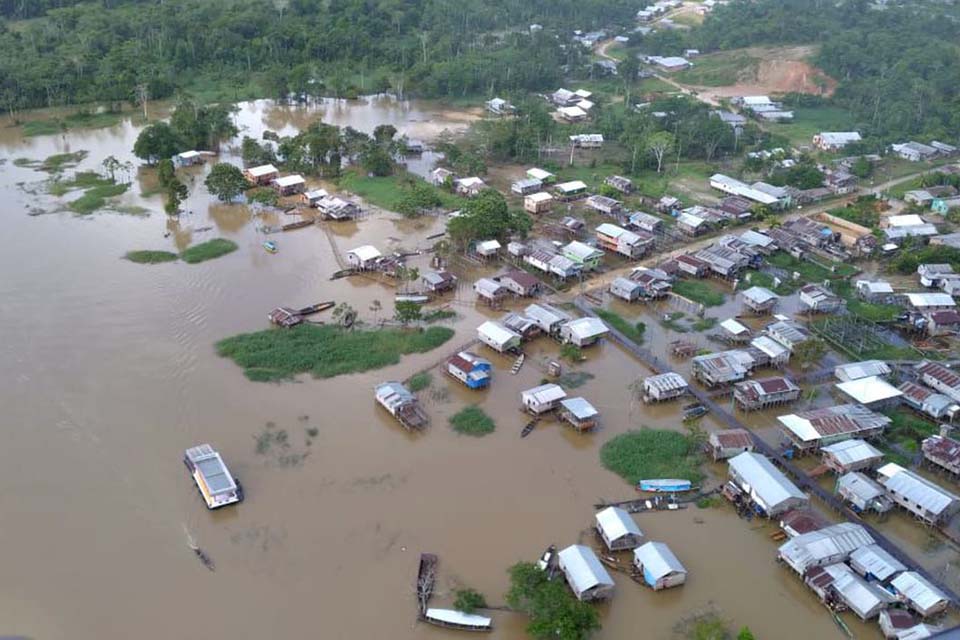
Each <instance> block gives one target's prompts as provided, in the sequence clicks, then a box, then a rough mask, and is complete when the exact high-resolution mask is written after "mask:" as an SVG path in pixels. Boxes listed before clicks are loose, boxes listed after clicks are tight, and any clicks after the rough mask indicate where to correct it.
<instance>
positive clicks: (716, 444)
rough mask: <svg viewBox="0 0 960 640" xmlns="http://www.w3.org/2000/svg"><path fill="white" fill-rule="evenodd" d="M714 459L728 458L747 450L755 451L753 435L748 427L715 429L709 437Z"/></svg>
mask: <svg viewBox="0 0 960 640" xmlns="http://www.w3.org/2000/svg"><path fill="white" fill-rule="evenodd" d="M707 445H708V446H709V448H710V455H712V456H713V459H714V461H718V460H727V459H729V458H733V457H734V456H738V455H740V454H741V453H744V452H747V451H753V448H754V442H753V436H752V435H751V434H750V432H749V431H747V430H746V429H725V430H723V431H713V432H711V433H710V436H709V438H708V439H707Z"/></svg>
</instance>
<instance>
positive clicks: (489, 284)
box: [473, 278, 509, 304]
mask: <svg viewBox="0 0 960 640" xmlns="http://www.w3.org/2000/svg"><path fill="white" fill-rule="evenodd" d="M473 290H474V291H475V292H476V294H477V299H478V300H483V301H484V302H487V303H488V304H497V303H499V302H500V301H501V300H503V299H504V298H505V297H506V296H507V294H508V293H509V291H508V290H507V288H506V287H505V286H503V285H502V284H500V283H499V282H497V281H496V280H494V279H492V278H480V279H479V280H477V281H476V282H474V283H473Z"/></svg>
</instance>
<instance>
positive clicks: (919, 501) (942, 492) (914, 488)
mask: <svg viewBox="0 0 960 640" xmlns="http://www.w3.org/2000/svg"><path fill="white" fill-rule="evenodd" d="M877 481H878V482H879V483H880V484H881V485H882V486H883V488H884V489H886V491H887V495H888V496H889V497H890V499H891V500H893V501H894V502H895V503H897V504H898V505H900V506H901V507H903V508H904V509H906V510H907V511H909V512H910V513H912V514H913V515H914V517H916V518H917V519H919V520H922V521H923V522H926V523H927V524H930V525H938V524H940V523H942V522H945V521H947V520H948V519H949V518H950V517H952V516H953V514H955V513H956V512H957V511H960V498H958V497H957V496H956V495H954V494H953V493H951V492H949V491H947V490H946V489H944V488H943V487H941V486H939V485H936V484H934V483H932V482H930V481H929V480H927V479H926V478H924V477H923V476H921V475H918V474H916V473H914V472H913V471H910V470H909V469H904V468H903V467H901V466H900V465H898V464H896V463H895V462H888V463H887V464H885V465H883V466H882V467H880V468H879V469H877Z"/></svg>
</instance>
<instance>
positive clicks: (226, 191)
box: [203, 162, 250, 202]
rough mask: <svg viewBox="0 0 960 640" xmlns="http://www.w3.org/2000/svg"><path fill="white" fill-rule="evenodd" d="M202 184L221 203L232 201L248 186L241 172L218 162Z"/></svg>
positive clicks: (229, 165) (227, 164)
mask: <svg viewBox="0 0 960 640" xmlns="http://www.w3.org/2000/svg"><path fill="white" fill-rule="evenodd" d="M203 183H204V184H205V185H206V187H207V191H209V192H210V193H212V194H213V195H215V196H217V198H218V199H219V200H220V201H222V202H230V201H232V200H233V199H234V198H236V197H237V196H239V195H240V194H241V193H243V192H244V191H246V189H247V187H249V186H250V185H249V184H248V183H247V179H246V178H245V177H244V176H243V172H242V171H240V169H238V168H237V167H235V166H233V165H232V164H229V163H226V162H218V163H217V164H215V165H213V168H212V169H211V170H210V174H209V175H208V176H207V178H206V180H204V181H203Z"/></svg>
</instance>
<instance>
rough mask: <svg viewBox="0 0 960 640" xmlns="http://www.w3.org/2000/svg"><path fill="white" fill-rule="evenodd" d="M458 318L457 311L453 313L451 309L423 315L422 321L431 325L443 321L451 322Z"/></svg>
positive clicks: (437, 310)
mask: <svg viewBox="0 0 960 640" xmlns="http://www.w3.org/2000/svg"><path fill="white" fill-rule="evenodd" d="M456 317H457V312H456V311H451V310H450V309H436V310H434V311H430V312H429V313H425V314H423V318H421V320H423V321H424V322H426V323H431V322H440V321H441V320H450V319H452V318H456Z"/></svg>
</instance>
